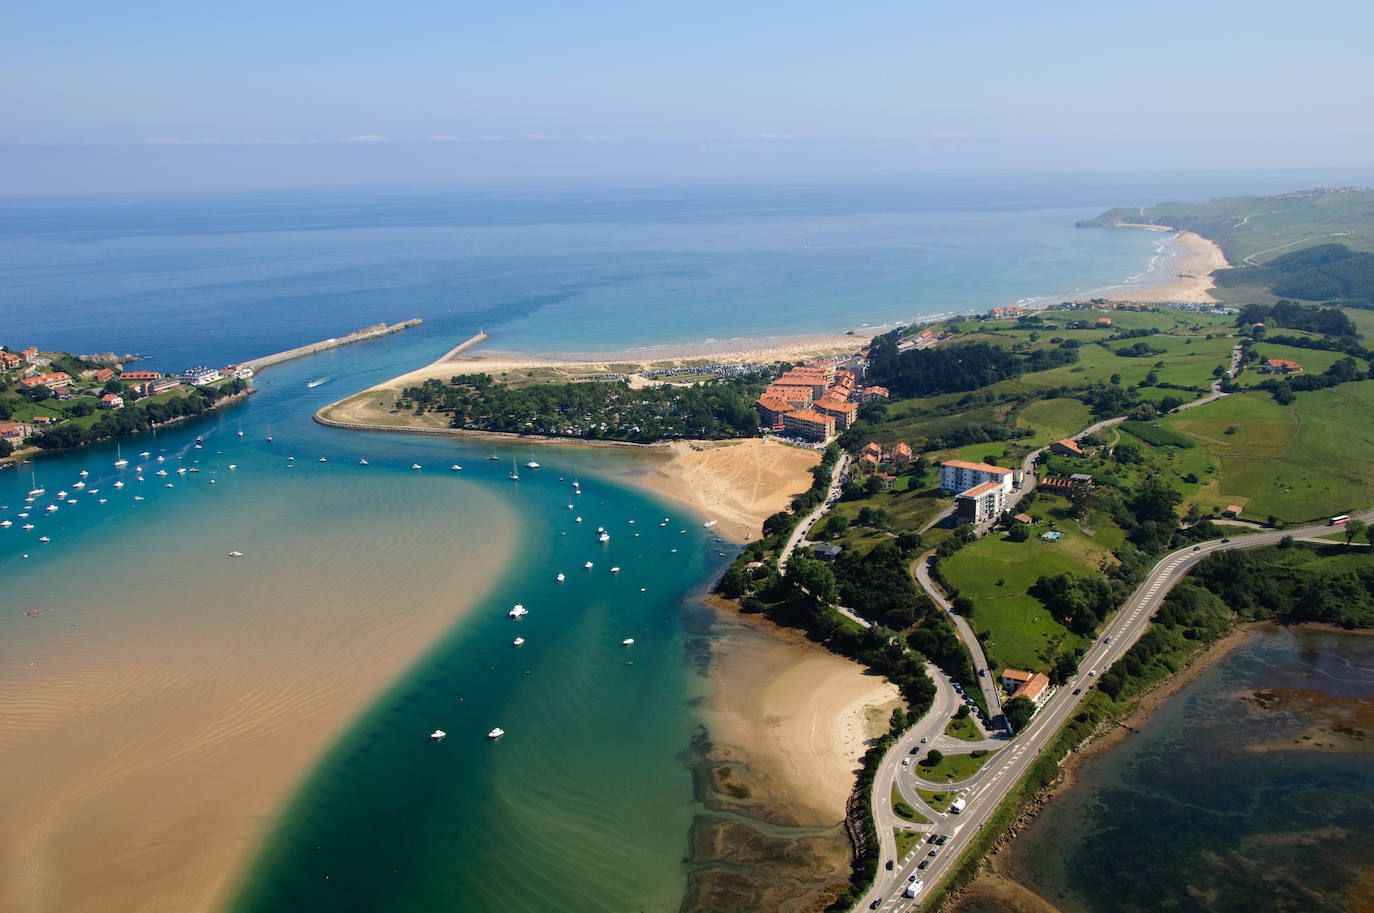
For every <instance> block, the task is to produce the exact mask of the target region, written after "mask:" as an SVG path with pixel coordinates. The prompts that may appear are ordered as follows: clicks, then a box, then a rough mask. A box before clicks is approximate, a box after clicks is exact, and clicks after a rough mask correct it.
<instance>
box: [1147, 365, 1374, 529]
mask: <svg viewBox="0 0 1374 913" xmlns="http://www.w3.org/2000/svg"><path fill="white" fill-rule="evenodd" d="M1370 415H1374V381H1360V382H1358V383H1350V384H1341V385H1340V386H1338V387H1332V388H1330V389H1327V390H1319V391H1314V392H1309V393H1300V394H1299V395H1298V398H1297V399H1296V401H1295V402H1293V404H1292V405H1290V406H1280V405H1279V404H1277V403H1275V402H1274V401H1273V399H1272V398H1270V397H1269V396H1267V395H1265V394H1261V393H1258V392H1256V393H1243V394H1236V395H1234V396H1229V397H1227V398H1225V399H1223V400H1219V401H1217V402H1214V403H1209V404H1208V405H1206V406H1202V407H1199V408H1197V409H1193V410H1190V411H1188V412H1184V413H1180V414H1178V415H1171V416H1168V417H1166V418H1163V419H1161V424H1163V425H1164V426H1165V427H1167V428H1171V429H1173V430H1175V431H1177V432H1179V433H1180V434H1184V435H1186V436H1188V437H1190V438H1192V439H1193V440H1195V441H1197V442H1198V443H1199V444H1202V445H1203V446H1204V447H1206V448H1207V449H1208V450H1209V451H1210V452H1211V453H1212V454H1214V455H1215V457H1216V458H1217V460H1218V462H1219V464H1220V471H1219V472H1218V473H1216V474H1215V475H1214V476H1213V477H1212V479H1211V480H1210V481H1209V482H1208V483H1207V485H1205V486H1204V487H1203V489H1202V490H1201V491H1200V492H1199V497H1200V498H1203V499H1205V500H1204V501H1203V503H1204V505H1205V506H1209V507H1224V506H1226V505H1228V504H1240V505H1242V506H1243V507H1244V508H1245V515H1246V516H1247V517H1249V518H1252V519H1255V518H1258V519H1264V518H1266V517H1268V516H1270V515H1273V516H1274V517H1275V518H1277V519H1278V520H1279V521H1281V522H1285V523H1299V522H1304V521H1310V520H1315V519H1320V518H1322V517H1327V516H1331V515H1333V514H1337V513H1347V512H1349V511H1350V510H1352V509H1356V508H1360V507H1364V506H1367V505H1370V504H1374V425H1371V423H1370V422H1369V421H1368V418H1367V417H1368V416H1370ZM1230 429H1234V430H1233V432H1232V433H1231V434H1227V433H1226V432H1227V430H1230ZM1208 502H1210V503H1208Z"/></svg>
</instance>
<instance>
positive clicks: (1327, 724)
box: [959, 630, 1374, 913]
mask: <svg viewBox="0 0 1374 913" xmlns="http://www.w3.org/2000/svg"><path fill="white" fill-rule="evenodd" d="M1257 692H1259V693H1261V694H1268V695H1269V697H1266V698H1265V700H1264V703H1263V704H1259V703H1256V701H1255V695H1256V693H1257ZM1372 709H1374V640H1372V639H1371V638H1369V637H1364V636H1360V635H1346V634H1333V633H1320V632H1312V631H1304V630H1296V631H1290V630H1279V631H1274V632H1267V633H1259V634H1255V635H1253V636H1252V637H1251V639H1250V640H1249V641H1248V642H1247V643H1245V644H1244V645H1242V646H1241V647H1239V648H1237V649H1236V650H1235V651H1233V652H1232V653H1230V654H1229V655H1227V656H1226V657H1225V658H1223V659H1222V660H1221V661H1219V662H1218V663H1217V664H1216V665H1214V666H1213V667H1211V668H1209V669H1208V670H1206V671H1205V672H1204V673H1203V675H1202V676H1201V677H1199V678H1198V679H1197V680H1196V681H1194V682H1191V683H1190V684H1189V685H1188V686H1187V687H1185V688H1184V690H1183V691H1181V692H1180V693H1179V694H1178V695H1177V696H1175V697H1173V698H1171V699H1170V700H1169V701H1167V702H1166V703H1165V704H1164V705H1162V706H1161V707H1160V708H1158V709H1157V711H1156V712H1155V714H1154V715H1153V716H1152V718H1151V720H1150V722H1149V724H1148V725H1147V726H1146V727H1145V728H1144V729H1143V730H1142V731H1141V732H1140V733H1139V734H1135V735H1132V736H1130V737H1128V738H1127V739H1126V741H1125V742H1123V743H1122V744H1121V745H1119V746H1117V747H1115V748H1113V749H1112V750H1111V751H1110V752H1108V753H1107V754H1105V755H1103V756H1100V757H1098V758H1095V759H1093V760H1092V761H1091V762H1089V763H1088V764H1087V765H1085V766H1084V767H1082V768H1080V770H1079V774H1078V778H1077V781H1076V783H1075V785H1074V787H1073V788H1072V789H1071V790H1069V791H1068V792H1067V793H1066V794H1064V795H1062V796H1060V797H1058V798H1056V799H1055V801H1054V802H1052V803H1050V805H1049V806H1048V807H1047V808H1046V809H1045V811H1043V812H1042V813H1041V814H1040V816H1039V817H1038V818H1037V819H1036V820H1035V821H1034V823H1032V824H1031V826H1030V827H1029V828H1028V829H1027V830H1026V831H1025V832H1024V833H1023V834H1022V835H1021V836H1020V837H1019V838H1018V839H1017V841H1016V843H1015V845H1014V846H1013V848H1012V851H1011V859H1010V868H1011V870H1013V871H1015V872H1018V873H1020V877H1019V878H1018V880H1020V881H1022V883H1024V884H1026V885H1027V886H1028V887H1030V888H1031V889H1032V890H1035V891H1037V892H1038V893H1041V894H1042V895H1043V896H1044V897H1045V898H1046V899H1047V900H1049V901H1050V902H1051V903H1053V904H1054V905H1056V906H1057V907H1059V908H1060V909H1061V910H1064V911H1065V913H1097V911H1108V910H1111V911H1133V910H1157V909H1171V910H1179V911H1193V910H1195V911H1207V913H1225V911H1248V910H1276V911H1281V910H1332V911H1336V910H1359V909H1367V907H1368V901H1369V893H1368V887H1369V880H1368V879H1369V860H1370V859H1371V858H1374V827H1371V825H1370V821H1371V820H1374V780H1371V778H1370V776H1369V772H1370V752H1369V738H1370V730H1369V727H1370V724H1371V722H1374V715H1371V710H1372ZM1333 729H1334V730H1335V733H1334V737H1333V731H1332V730H1333ZM1341 730H1344V733H1343V734H1342V733H1341ZM959 909H960V910H961V911H963V913H975V911H976V913H1002V911H1001V910H1000V908H998V907H997V906H996V905H989V904H987V903H986V902H984V901H979V902H976V903H969V904H966V905H964V906H961V907H960V908H959Z"/></svg>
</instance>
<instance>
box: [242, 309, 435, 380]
mask: <svg viewBox="0 0 1374 913" xmlns="http://www.w3.org/2000/svg"><path fill="white" fill-rule="evenodd" d="M422 322H423V321H421V320H420V318H419V317H415V318H413V319H411V320H407V321H404V322H403V323H393V324H391V325H387V324H386V323H385V322H383V323H379V324H377V325H376V326H370V327H363V328H362V329H361V330H355V331H354V332H352V333H349V334H348V335H347V336H332V337H330V338H329V339H325V340H322V341H320V342H312V343H311V344H310V345H305V346H298V347H296V348H294V349H287V350H286V351H285V352H277V353H276V354H275V355H264V356H262V357H261V358H251V359H249V360H248V361H245V362H243V364H244V366H245V367H249V368H252V369H253V371H254V372H257V371H261V370H262V369H263V368H266V367H268V366H270V365H277V364H281V363H282V362H284V361H290V360H291V359H293V358H304V357H305V356H306V355H314V354H315V353H316V352H323V351H325V350H326V349H334V348H337V347H339V346H347V345H352V344H353V343H355V342H367V341H369V340H372V339H380V338H382V337H383V336H390V335H391V334H392V333H399V332H400V331H401V330H408V329H410V328H411V327H417V326H419V325H420V324H421V323H422Z"/></svg>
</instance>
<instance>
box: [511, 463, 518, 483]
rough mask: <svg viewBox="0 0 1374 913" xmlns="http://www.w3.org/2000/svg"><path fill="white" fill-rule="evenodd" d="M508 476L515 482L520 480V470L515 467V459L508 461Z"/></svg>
mask: <svg viewBox="0 0 1374 913" xmlns="http://www.w3.org/2000/svg"><path fill="white" fill-rule="evenodd" d="M510 477H511V478H512V479H515V480H516V481H517V482H518V481H519V480H520V470H518V469H516V468H515V460H511V461H510Z"/></svg>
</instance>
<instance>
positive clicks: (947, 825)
mask: <svg viewBox="0 0 1374 913" xmlns="http://www.w3.org/2000/svg"><path fill="white" fill-rule="evenodd" d="M1359 519H1361V520H1364V521H1365V522H1374V510H1371V511H1366V512H1365V513H1363V514H1360V515H1359ZM1330 531H1331V528H1330V527H1329V526H1327V525H1325V524H1320V525H1313V526H1308V527H1303V528H1301V529H1293V530H1274V531H1268V532H1262V533H1255V534H1252V535H1243V536H1238V537H1236V538H1235V539H1232V540H1229V541H1228V540H1213V541H1211V542H1205V543H1202V544H1201V545H1198V546H1195V547H1192V546H1190V547H1188V548H1185V549H1181V550H1179V551H1176V552H1172V553H1170V554H1169V555H1166V556H1165V557H1164V558H1163V559H1161V560H1160V561H1159V563H1158V564H1156V565H1155V566H1154V567H1153V568H1152V569H1151V571H1150V573H1149V574H1148V575H1147V576H1146V578H1145V580H1144V581H1143V582H1142V583H1141V584H1140V586H1139V587H1137V588H1136V590H1135V592H1134V593H1133V594H1132V595H1131V598H1130V599H1129V600H1128V601H1127V602H1126V604H1125V606H1124V607H1123V608H1121V609H1120V610H1119V611H1117V612H1116V613H1115V614H1114V615H1113V616H1112V619H1111V620H1110V621H1109V622H1108V623H1107V624H1106V626H1105V627H1104V628H1103V630H1102V632H1101V635H1100V636H1099V637H1098V639H1097V640H1096V641H1095V642H1094V643H1093V644H1092V647H1091V648H1090V649H1089V650H1088V651H1087V653H1086V654H1085V655H1084V657H1083V659H1082V662H1081V664H1080V666H1079V673H1078V675H1077V676H1075V677H1074V678H1073V679H1072V680H1070V681H1068V682H1066V683H1065V684H1064V685H1063V686H1061V687H1060V688H1059V689H1058V690H1057V691H1056V692H1055V693H1054V695H1053V696H1051V697H1050V698H1049V700H1048V701H1047V702H1046V703H1045V705H1044V706H1043V707H1042V708H1041V709H1040V711H1039V712H1038V713H1036V715H1035V717H1034V718H1033V719H1032V720H1031V722H1030V723H1029V724H1028V725H1027V726H1026V728H1025V730H1024V731H1023V732H1021V733H1019V734H1018V735H1017V736H1016V738H1015V739H1011V740H991V741H989V742H984V743H976V744H979V745H984V746H986V747H988V748H999V749H1000V750H999V751H998V752H997V754H996V755H995V756H994V757H993V758H992V759H991V760H990V761H989V762H988V763H987V764H986V765H985V766H984V767H983V769H982V770H981V771H979V772H978V773H977V774H976V775H974V776H973V777H970V778H969V779H968V780H967V781H965V782H964V783H961V784H958V786H960V787H961V788H962V789H963V796H964V799H965V802H966V807H965V808H964V811H963V813H962V814H958V815H948V814H947V815H939V814H932V813H930V811H929V810H928V809H927V810H926V814H927V817H931V818H933V819H934V824H933V825H931V826H930V828H929V830H930V832H931V833H939V834H949V835H950V840H949V842H948V844H947V845H946V846H944V847H943V848H941V850H940V852H939V855H938V856H936V857H934V858H930V857H929V856H927V854H928V853H929V851H930V850H931V849H932V848H933V847H931V846H929V845H926V844H921V845H920V846H919V847H917V848H916V849H915V850H913V851H912V853H911V854H909V855H908V856H907V857H906V858H904V859H897V858H896V841H895V840H894V839H893V837H892V828H893V827H894V826H898V823H899V819H897V818H896V817H895V816H894V815H893V813H892V811H891V802H890V796H891V793H892V785H893V783H894V782H896V781H897V778H898V777H901V778H903V781H907V780H911V779H912V777H913V776H914V774H913V773H912V770H913V768H914V767H915V763H914V761H913V763H912V764H911V765H909V766H903V765H902V763H901V762H902V759H903V758H907V757H910V754H909V752H910V751H911V749H912V748H913V747H916V746H919V745H920V739H921V738H931V735H930V733H932V732H936V731H943V727H944V723H945V722H946V720H947V719H948V711H945V712H944V713H940V712H937V711H936V710H932V712H931V713H930V714H928V715H927V716H926V717H925V718H924V719H923V720H922V721H921V723H919V724H918V725H917V726H916V727H915V728H913V729H912V730H911V731H910V732H909V733H907V735H905V736H903V738H902V739H901V740H899V741H898V743H897V744H896V745H895V746H894V747H893V749H892V750H891V751H889V752H888V754H887V756H886V757H885V758H884V759H883V762H882V764H881V765H880V767H879V770H878V774H877V777H876V778H875V779H874V783H873V809H874V815H875V822H876V824H877V828H878V835H879V844H880V846H881V849H882V856H881V858H880V859H879V869H878V878H877V879H876V881H875V884H874V886H873V888H872V889H870V890H869V892H868V893H867V894H866V895H865V896H864V898H863V899H862V900H861V901H860V902H859V904H858V906H857V907H856V908H855V909H856V910H859V911H863V910H868V909H877V910H884V911H907V910H914V909H917V908H919V907H920V899H921V897H923V896H925V895H927V894H929V893H930V891H931V890H932V888H933V886H934V885H935V883H936V882H937V881H939V880H940V879H941V878H943V877H944V876H945V875H946V874H948V872H949V870H950V868H951V867H952V866H953V865H954V863H955V861H957V860H958V858H959V856H960V855H961V854H962V853H963V852H964V850H966V849H967V848H968V846H969V843H970V841H971V840H972V839H973V837H974V835H975V834H977V832H978V830H979V829H980V828H982V826H983V824H984V823H985V822H986V821H987V820H988V818H989V816H991V815H992V813H993V812H994V811H995V810H996V809H997V807H998V806H999V805H1000V804H1001V803H1002V800H1003V799H1004V798H1005V797H1006V795H1007V793H1008V792H1009V791H1010V790H1011V788H1012V786H1013V785H1015V784H1016V782H1017V781H1018V780H1020V779H1021V776H1022V774H1024V773H1025V772H1026V770H1027V768H1029V767H1030V765H1031V763H1032V762H1033V761H1034V760H1035V759H1036V757H1037V756H1038V755H1039V754H1040V752H1041V751H1042V750H1043V749H1044V747H1045V745H1046V743H1048V742H1049V741H1050V740H1051V739H1052V738H1053V737H1054V735H1055V733H1056V732H1058V731H1059V728H1060V726H1061V725H1062V724H1063V722H1064V721H1065V720H1066V719H1068V718H1069V717H1070V716H1071V715H1072V714H1073V713H1074V711H1075V710H1076V708H1077V707H1078V703H1079V701H1081V700H1082V699H1083V696H1084V694H1086V692H1087V691H1088V690H1089V688H1090V686H1091V685H1092V684H1093V682H1094V681H1095V680H1096V677H1097V676H1098V675H1101V674H1102V673H1103V672H1104V671H1106V670H1107V669H1109V668H1110V667H1111V665H1112V663H1114V662H1115V661H1116V660H1118V659H1120V658H1121V656H1122V654H1124V653H1125V652H1126V651H1127V650H1129V649H1130V648H1131V647H1132V646H1133V645H1134V644H1135V642H1136V641H1137V640H1138V639H1139V638H1140V635H1141V634H1143V633H1144V632H1145V629H1146V626H1147V625H1148V624H1149V622H1150V619H1151V617H1152V616H1153V615H1154V613H1155V610H1156V609H1158V608H1159V605H1160V603H1161V602H1163V601H1164V597H1165V596H1166V595H1168V593H1169V590H1170V589H1171V588H1173V586H1174V584H1176V583H1178V581H1179V580H1181V579H1182V578H1183V576H1184V575H1185V574H1187V572H1188V571H1189V569H1191V568H1192V566H1193V565H1195V564H1197V562H1199V561H1201V560H1202V559H1203V558H1205V557H1206V556H1208V555H1210V554H1211V553H1213V552H1217V551H1225V550H1228V549H1237V548H1255V547H1258V546H1262V545H1274V544H1276V543H1277V542H1278V541H1279V540H1281V539H1282V538H1283V537H1284V536H1292V537H1293V538H1294V539H1301V538H1303V537H1304V536H1314V535H1320V534H1322V533H1328V532H1330ZM937 674H938V673H937ZM936 681H937V682H938V681H940V679H939V678H937V679H936ZM1077 689H1082V693H1080V694H1075V693H1074V691H1075V690H1077ZM943 691H944V689H943V688H941V693H942V694H943ZM937 704H938V700H937ZM939 706H941V707H943V706H945V705H944V704H939ZM964 744H965V745H966V747H970V748H971V747H972V746H973V744H975V743H964ZM941 750H942V751H943V750H944V749H943V748H942V749H941ZM902 785H907V784H906V783H905V782H903V783H902V784H901V785H899V788H901V786H902ZM911 785H914V782H913V783H912V784H911ZM906 792H907V790H906V789H903V793H904V795H905V794H906ZM924 859H928V860H929V862H928V863H927V867H926V868H925V869H924V870H922V869H918V868H917V866H918V865H919V863H920V862H921V861H922V860H924ZM888 860H892V861H893V869H892V870H891V871H888V870H887V869H886V867H885V865H886V863H887V861H888ZM912 875H917V876H918V877H919V878H921V879H922V880H923V881H924V883H925V887H924V889H923V890H922V891H921V894H920V895H919V896H918V897H917V898H916V899H915V900H911V899H907V898H904V897H902V896H901V894H902V889H903V888H904V887H905V885H906V884H907V882H908V879H909V877H910V876H912Z"/></svg>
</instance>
